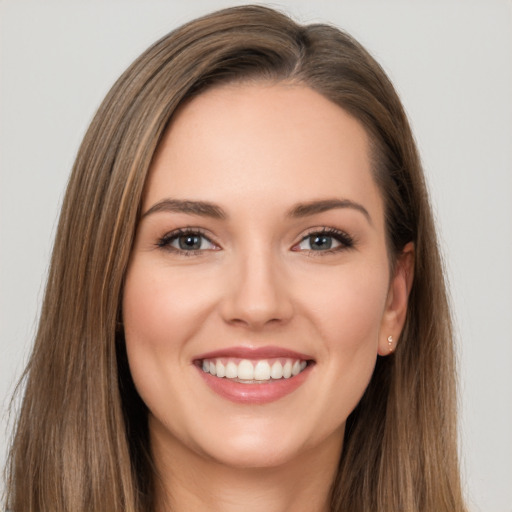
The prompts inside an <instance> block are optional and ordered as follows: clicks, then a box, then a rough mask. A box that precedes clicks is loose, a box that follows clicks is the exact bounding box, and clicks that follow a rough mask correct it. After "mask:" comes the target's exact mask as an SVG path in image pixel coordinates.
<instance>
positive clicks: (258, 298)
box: [123, 83, 412, 512]
mask: <svg viewBox="0 0 512 512" xmlns="http://www.w3.org/2000/svg"><path fill="white" fill-rule="evenodd" d="M168 198H172V199H180V200H193V201H208V202H211V203H215V204H216V205H218V206H219V207H220V208H222V210H223V211H224V212H225V218H213V217H210V216H203V215H197V214H191V213H184V212H176V211H153V212H151V213H149V214H147V215H144V213H147V212H148V211H149V210H150V209H151V208H152V207H153V206H154V205H156V204H158V203H159V202H161V201H162V200H165V199H168ZM326 199H341V200H349V201H351V202H353V203H354V204H357V205H359V206H360V207H362V208H364V210H366V212H367V215H366V214H364V213H363V212H362V210H361V209H360V208H359V207H352V206H349V207H344V208H331V209H328V210H327V211H323V212H320V213H314V214H311V215H307V216H304V217H290V216H289V215H288V212H289V211H290V209H292V208H293V207H294V206H296V205H297V204H299V203H309V202H311V201H317V200H326ZM142 212H143V216H142V220H141V222H140V224H139V227H138V231H137V235H136V241H135V245H134V248H133V253H132V257H131V261H130V265H129V269H128V273H127V276H126V286H125V291H124V298H123V317H124V325H125V336H126V346H127V352H128V359H129V363H130V368H131V372H132V375H133V379H134V382H135V385H136V387H137V390H138V391H139V393H140V395H141V397H142V399H143V400H144V402H145V403H146V404H147V406H148V408H149V411H150V413H149V427H150V436H151V446H152V452H153V457H154V460H155V464H156V467H157V469H158V472H159V474H160V477H161V478H160V480H159V488H158V493H159V494H158V496H159V497H158V502H159V507H160V509H161V510H165V509H166V503H167V504H172V506H173V510H178V511H181V510H187V511H195V510H205V509H208V510H219V511H221V510H222V511H231V510H233V511H235V510H236V511H239V510H245V511H251V510H258V511H259V510H266V511H270V512H278V511H284V510H292V509H293V510H294V511H302V510H304V511H309V512H311V511H315V510H318V511H322V510H328V494H329V488H330V485H331V483H332V480H333V478H334V476H335V472H336V466H337V463H338V460H339V456H340V453H341V449H342V438H343V432H344V428H345V421H346V419H347V417H348V415H349V414H350V412H351V411H352V410H353V409H354V407H355V406H356V405H357V403H358V401H359V399H360V398H361V396H362V394H363V392H364V390H365V388H366V387H367V385H368V382H369V380H370V378H371V375H372V371H373V368H374V365H375V361H376V357H377V355H378V354H380V355H387V354H388V353H389V351H390V347H389V343H388V339H387V338H388V336H389V335H392V336H393V338H394V339H395V340H396V339H398V337H399V335H400V332H401V329H402V327H403V323H404V319H405V312H406V308H407V296H408V290H409V288H410V281H411V275H412V271H411V261H412V248H411V247H407V248H406V250H405V252H404V255H403V256H402V257H401V258H399V259H398V262H397V264H396V266H395V271H394V275H390V270H389V269H390V265H389V260H388V254H387V250H386V234H385V228H384V209H383V203H382V198H381V194H380V192H379V190H378V188H377V186H376V184H375V182H374V180H373V177H372V172H371V167H370V158H369V144H368V137H367V134H366V132H365V130H364V128H363V127H362V126H361V124H360V123H359V122H358V121H356V120H355V119H354V118H352V117H351V116H350V115H349V114H347V113H346V112H345V111H344V110H343V109H341V108H340V107H338V106H336V105H334V104H333V103H331V102H330V101H328V100H327V99H325V98H324V97H323V96H321V95H319V94H318V93H316V92H314V91H313V90H311V89H309V88H307V87H305V86H302V85H293V84H282V83H281V84H266V83H258V84H241V85H240V84H238V85H229V86H222V87H218V88H214V89H211V90H208V91H207V92H205V93H203V94H201V95H200V96H198V97H196V98H195V99H193V100H192V101H190V102H189V103H187V104H186V105H185V106H183V107H181V109H180V111H179V112H178V115H177V116H176V117H175V118H174V120H173V122H172V124H171V126H170V128H169V129H168V130H167V132H166V134H165V137H164V138H163V140H162V142H161V144H160V146H159V148H158V151H157V154H156V155H155V159H154V161H153V163H152V167H151V169H150V174H149V178H148V181H147V184H146V189H145V195H144V199H143V205H142ZM178 228H198V229H200V230H201V232H202V233H203V234H204V236H205V237H207V238H205V239H203V241H202V246H201V249H200V250H199V251H196V252H193V253H191V254H189V255H185V254H182V253H179V252H176V251H173V249H172V248H170V247H169V244H168V245H166V246H163V247H162V242H159V241H161V240H162V238H163V237H165V236H166V235H167V234H168V233H170V232H172V231H173V230H176V229H178ZM324 228H334V229H337V230H340V231H342V232H344V233H346V234H348V235H349V236H350V238H351V239H352V240H353V245H352V246H351V247H349V246H345V245H344V244H343V243H340V242H337V241H335V240H334V239H329V240H330V241H331V242H332V243H333V248H335V249H336V250H333V251H326V250H324V249H323V248H322V249H320V250H313V249H312V245H311V242H312V239H311V238H307V236H308V235H309V234H310V233H311V232H318V231H321V230H322V229H324ZM168 240H169V238H168V239H167V242H168ZM173 245H174V246H177V245H178V243H177V240H176V239H174V240H173ZM268 345H272V346H278V347H283V348H286V349H291V350H295V351H298V352H301V353H304V354H308V355H309V356H310V357H311V358H312V359H314V363H315V364H314V365H313V367H312V368H311V369H310V371H309V375H308V376H307V378H306V379H305V381H304V383H303V384H302V385H301V386H299V387H298V388H297V389H296V390H295V391H294V392H293V393H291V394H289V395H287V396H285V397H283V398H281V399H279V400H276V401H274V402H270V403H265V404H240V403H234V402H231V401H229V400H227V399H225V398H223V397H221V396H219V395H218V394H216V393H214V392H213V391H212V390H211V389H210V388H209V387H208V386H207V385H206V384H205V382H204V380H203V378H202V377H201V375H200V372H199V371H198V368H197V367H196V366H195V365H194V364H193V361H194V359H195V358H196V357H197V356H198V355H199V354H203V353H206V352H209V351H212V350H217V349H224V348H229V347H233V346H245V347H253V348H254V347H260V346H268ZM392 348H393V347H392Z"/></svg>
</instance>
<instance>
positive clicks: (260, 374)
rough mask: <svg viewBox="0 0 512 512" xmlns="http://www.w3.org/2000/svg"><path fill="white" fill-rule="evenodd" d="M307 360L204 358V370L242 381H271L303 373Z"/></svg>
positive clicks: (211, 373)
mask: <svg viewBox="0 0 512 512" xmlns="http://www.w3.org/2000/svg"><path fill="white" fill-rule="evenodd" d="M306 366H307V362H306V361H303V360H300V359H284V358H280V359H272V360H270V361H269V360H267V359H262V360H258V361H250V360H249V359H242V360H229V359H224V360H221V359H204V360H203V362H202V369H203V371H204V372H206V373H209V374H210V375H215V376H217V377H221V378H222V377H225V378H227V379H239V380H242V381H270V380H271V379H273V380H278V379H289V378H290V377H295V375H298V374H299V373H301V372H302V371H303V370H304V369H305V368H306Z"/></svg>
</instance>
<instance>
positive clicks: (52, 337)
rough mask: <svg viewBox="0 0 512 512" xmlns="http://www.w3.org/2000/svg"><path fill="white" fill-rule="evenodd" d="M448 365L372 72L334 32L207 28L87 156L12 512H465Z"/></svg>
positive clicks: (441, 310) (112, 120)
mask: <svg viewBox="0 0 512 512" xmlns="http://www.w3.org/2000/svg"><path fill="white" fill-rule="evenodd" d="M453 359H454V358H453V346H452V334H451V326H450V316H449V311H448V307H447V301H446V293H445V288H444V282H443V276H442V270H441V265H440V259H439V254H438V250H437V246H436V238H435V231H434V227H433V222H432V216H431V212H430V207H429V204H428V199H427V194H426V190H425V185H424V182H423V175H422V171H421V166H420V162H419V158H418V155H417V152H416V149H415V146H414V142H413V138H412V135H411V131H410V128H409V125H408V122H407V119H406V117H405V114H404V112H403V109H402V106H401V104H400V101H399V99H398V97H397V95H396V93H395V91H394V89H393V87H392V85H391V83H390V82H389V80H388V79H387V77H386V75H385V74H384V72H383V71H382V69H381V68H380V67H379V66H378V64H377V63H376V62H375V61H374V60H373V59H372V58H371V56H369V55H368V53H367V52H366V51H365V50H364V49H363V48H362V47H361V46H360V45H359V44H358V43H356V42H355V41H354V40H353V39H351V38H350V37H349V36H347V35H346V34H343V33H342V32H340V31H338V30H336V29H334V28H332V27H329V26H325V25H310V26H299V25H297V24H295V23H294V22H292V21H291V20H290V19H288V18H287V17H286V16H284V15H282V14H280V13H277V12H275V11H273V10H270V9H267V8H263V7H254V6H252V7H251V6H248V7H240V8H234V9H228V10H225V11H220V12H218V13H214V14H212V15H210V16H207V17H205V18H202V19H199V20H196V21H193V22H191V23H189V24H188V25H185V26H184V27H182V28H180V29H178V30H177V31H175V32H173V33H171V34H170V35H169V36H167V37H165V38H163V39H162V40H161V41H159V42H157V43H156V44H155V45H154V46H152V47H151V48H150V49H148V50H147V51H146V52H145V53H144V54H143V55H142V56H141V57H140V58H139V59H137V60H136V61H135V62H134V63H133V64H132V66H131V67H130V68H129V69H128V70H127V71H126V72H125V73H124V74H123V76H122V77H121V78H120V79H119V80H118V82H117V83H116V84H115V85H114V87H113V88H112V90H111V92H110V93H109V94H108V96H107V98H106V99H105V101H104V102H103V104H102V105H101V107H100V109H99V111H98V113H97V115H96V117H95V119H94V120H93V122H92V124H91V127H90V129H89V131H88V133H87V134H86V136H85V139H84V142H83V144H82V147H81V149H80V151H79V154H78V157H77V160H76V163H75V167H74V170H73V174H72V177H71V180H70V183H69V186H68V191H67V194H66V198H65V200H64V205H63V209H62V214H61V219H60V223H59V228H58V233H57V237H56V242H55V248H54V254H53V259H52V265H51V270H50V275H49V280H48V285H47V290H46V297H45V301H44V305H43V310H42V315H41V320H40V326H39V331H38V334H37V339H36V344H35V347H34V352H33V355H32V358H31V361H30V363H29V367H28V369H27V372H26V391H25V397H24V401H23V406H22V411H21V415H20V419H19V422H18V426H17V431H16V435H15V439H14V443H13V447H12V451H11V466H10V470H11V472H10V481H9V489H8V500H9V503H8V506H9V507H10V508H11V509H12V510H13V511H15V512H18V511H22V510H23V511H25V510H52V511H60V510H62V511H64V510H73V511H80V510H84V511H85V510H87V511H91V510H109V511H110V510H125V511H139V510H146V511H152V510H158V511H164V510H178V511H179V510H196V509H205V508H212V509H217V510H241V509H243V510H251V509H252V508H256V507H258V508H259V509H265V510H270V511H272V510H275V511H280V510H288V509H290V508H293V509H294V510H307V511H315V510H318V511H326V510H332V511H339V510H343V511H361V510H372V511H392V510H393V511H396V510H408V511H409V510H411V511H415V510H417V511H420V510H421V511H422V512H423V511H434V510H435V511H436V512H438V511H448V510H450V511H453V510H458V511H459V510H461V511H462V510H464V505H463V501H462V497H461V491H460V484H459V476H458V467H457V452H456V445H455V438H456V425H455V410H454V409H455V398H454V368H453V366H454V361H453ZM251 507H252V508H251Z"/></svg>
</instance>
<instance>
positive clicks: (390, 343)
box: [388, 336, 393, 353]
mask: <svg viewBox="0 0 512 512" xmlns="http://www.w3.org/2000/svg"><path fill="white" fill-rule="evenodd" d="M388 346H389V352H390V353H391V352H393V336H388Z"/></svg>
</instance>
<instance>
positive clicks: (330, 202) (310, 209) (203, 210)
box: [142, 198, 373, 225]
mask: <svg viewBox="0 0 512 512" xmlns="http://www.w3.org/2000/svg"><path fill="white" fill-rule="evenodd" d="M340 208H341V209H344V208H350V209H353V210H356V211H358V212H361V213H362V214H363V215H364V216H365V218H366V220H367V221H368V222H369V224H371V225H373V222H372V218H371V216H370V214H369V213H368V210H367V209H366V208H365V207H364V206H363V205H361V204H359V203H356V202H354V201H351V200H350V199H322V200H318V201H310V202H307V203H299V204H296V205H295V206H293V207H292V208H291V209H290V210H288V212H287V214H286V216H287V217H291V218H296V219H297V218H302V217H308V216H310V215H315V214H318V213H323V212H326V211H329V210H334V209H340ZM157 212H170V213H185V214H189V215H198V216H200V217H211V218H214V219H227V218H228V215H227V214H226V212H225V211H224V210H223V209H222V208H221V207H220V206H218V205H216V204H214V203H210V202H207V201H191V200H181V199H170V198H168V199H163V200H162V201H159V202H158V203H156V204H154V205H153V206H152V207H151V208H150V209H149V210H148V211H147V212H145V213H144V214H143V215H142V218H144V217H147V216H148V215H151V214H153V213H157Z"/></svg>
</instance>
